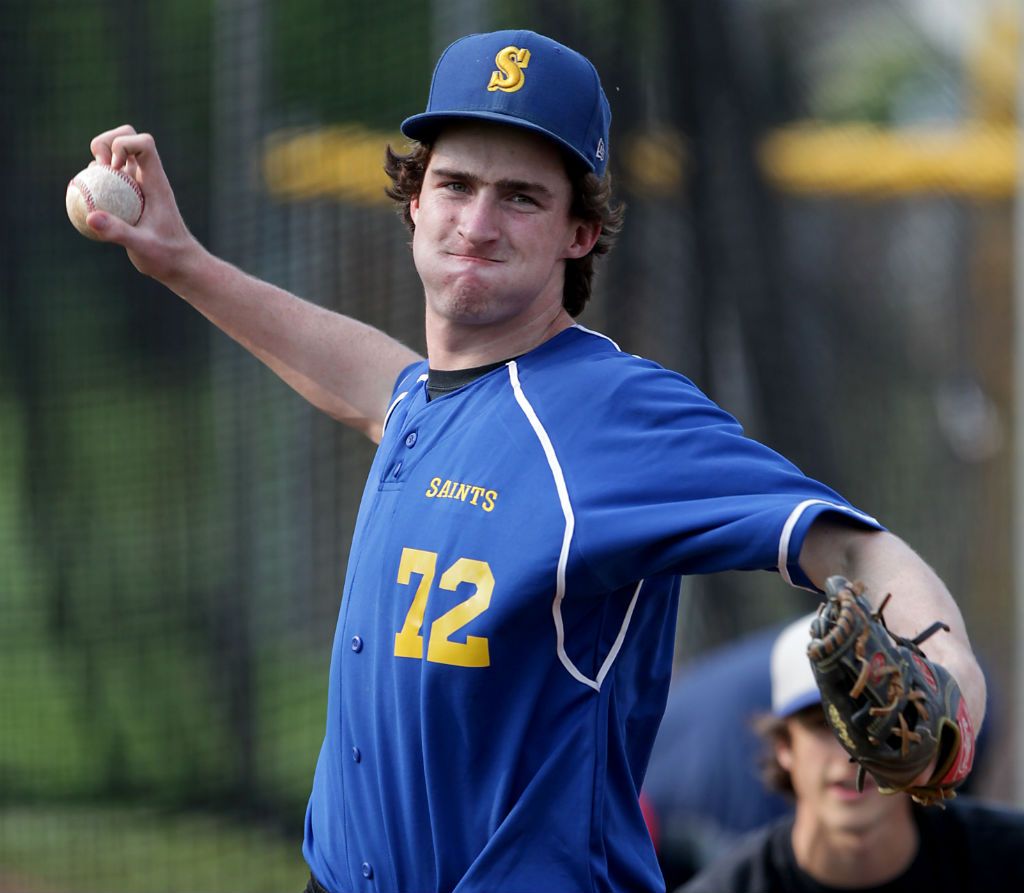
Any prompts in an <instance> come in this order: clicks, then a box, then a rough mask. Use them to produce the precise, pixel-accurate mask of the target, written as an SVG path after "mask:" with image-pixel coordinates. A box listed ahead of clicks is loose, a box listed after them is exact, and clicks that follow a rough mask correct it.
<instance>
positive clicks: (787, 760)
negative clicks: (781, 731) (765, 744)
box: [772, 735, 793, 773]
mask: <svg viewBox="0 0 1024 893" xmlns="http://www.w3.org/2000/svg"><path fill="white" fill-rule="evenodd" d="M772 747H774V748H775V760H776V762H778V764H779V765H780V766H781V767H782V768H783V769H785V770H786V771H787V772H790V773H791V772H792V771H793V747H792V744H791V743H790V738H789V735H776V736H775V739H774V741H773V742H772Z"/></svg>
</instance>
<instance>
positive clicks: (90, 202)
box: [71, 177, 142, 216]
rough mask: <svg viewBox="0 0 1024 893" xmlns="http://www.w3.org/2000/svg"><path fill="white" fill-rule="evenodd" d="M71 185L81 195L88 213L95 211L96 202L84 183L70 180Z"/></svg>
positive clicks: (76, 179) (73, 178)
mask: <svg viewBox="0 0 1024 893" xmlns="http://www.w3.org/2000/svg"><path fill="white" fill-rule="evenodd" d="M71 185H72V186H74V187H75V189H77V190H78V191H79V192H80V193H82V198H84V199H85V205H86V207H87V208H88V209H89V213H90V214H91V213H92V212H93V211H95V210H96V202H94V201H93V198H92V192H91V191H90V190H89V187H88V186H86V185H85V183H83V182H82V181H81V180H79V179H78V177H72V178H71ZM139 216H142V215H139Z"/></svg>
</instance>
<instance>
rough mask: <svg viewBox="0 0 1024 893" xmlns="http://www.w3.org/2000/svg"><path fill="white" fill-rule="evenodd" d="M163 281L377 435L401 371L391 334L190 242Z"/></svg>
mask: <svg viewBox="0 0 1024 893" xmlns="http://www.w3.org/2000/svg"><path fill="white" fill-rule="evenodd" d="M162 281H163V282H164V284H165V285H166V286H167V287H168V288H170V289H171V290H172V291H173V292H175V293H176V294H177V295H179V296H180V297H182V298H183V299H184V300H185V301H186V302H188V303H189V304H191V305H192V306H193V307H194V308H195V309H196V310H198V311H199V312H200V313H202V314H203V316H205V317H206V318H207V319H208V320H210V322H212V323H213V324H214V325H216V326H217V327H218V328H219V329H221V330H222V331H223V332H225V333H226V334H227V335H229V336H230V337H231V338H233V339H234V340H235V341H237V342H238V343H239V344H241V345H242V346H243V347H245V348H246V349H247V350H248V351H249V352H250V353H252V354H253V355H254V356H255V357H257V358H258V359H259V360H261V361H262V362H263V363H265V364H266V365H267V366H268V367H269V368H271V369H272V370H273V371H274V372H276V373H277V375H278V376H280V378H281V379H282V380H283V381H285V382H286V383H287V384H288V385H290V386H291V387H292V388H294V389H295V390H296V391H297V392H298V393H299V394H301V395H302V396H303V397H304V398H305V399H306V400H308V401H309V402H310V403H312V404H313V405H314V406H316V407H317V408H318V409H321V410H322V411H323V412H325V413H327V414H328V415H330V416H331V417H332V418H335V419H337V420H338V421H340V422H343V423H345V424H347V425H350V426H351V427H353V428H356V429H357V430H360V431H362V432H363V433H365V434H366V435H367V436H369V437H371V438H372V439H374V440H378V439H379V436H380V428H381V425H382V423H383V419H384V413H385V412H386V410H387V406H388V400H389V397H390V394H391V388H392V386H393V384H394V381H395V377H396V376H397V374H398V372H399V371H400V370H401V369H402V368H403V367H404V366H407V365H408V364H409V363H412V362H415V361H416V360H417V359H418V358H419V357H418V355H417V354H416V353H415V352H414V351H412V350H410V349H409V348H407V347H405V346H404V345H402V344H401V343H399V342H398V341H396V340H395V339H394V338H391V337H390V336H389V335H386V334H385V333H384V332H381V331H380V330H379V329H375V328H373V327H372V326H369V325H366V324H365V323H362V322H360V321H358V320H355V319H352V318H351V317H348V316H344V315H342V314H340V313H336V312H334V311H332V310H328V309H326V308H324V307H320V306H318V305H316V304H313V303H311V302H309V301H306V300H303V299H302V298H299V297H296V296H295V295H293V294H291V293H289V292H287V291H285V290H284V289H281V288H278V287H277V286H275V285H272V284H270V283H268V282H264V281H262V280H260V279H257V278H255V277H253V276H250V275H249V274H247V273H245V272H243V271H242V270H240V269H238V268H237V267H235V266H232V265H231V264H229V263H227V262H226V261H223V260H220V259H219V258H216V257H214V256H213V255H211V254H210V253H209V252H207V251H206V250H205V249H203V248H202V247H201V246H199V245H198V243H194V246H193V247H191V248H190V249H189V251H188V255H187V258H183V259H182V260H181V261H180V262H179V263H178V264H177V265H176V267H175V272H174V274H173V275H168V276H166V277H162Z"/></svg>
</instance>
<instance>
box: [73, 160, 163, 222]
mask: <svg viewBox="0 0 1024 893" xmlns="http://www.w3.org/2000/svg"><path fill="white" fill-rule="evenodd" d="M65 203H66V205H67V209H68V217H69V218H70V219H71V222H72V223H73V224H74V226H75V229H77V230H78V231H79V232H80V233H81V234H82V235H83V236H88V237H89V238H90V239H95V238H96V233H95V232H93V230H92V229H91V228H90V227H89V224H87V223H86V222H85V219H86V217H88V216H89V215H90V214H91V213H92V212H93V211H106V212H108V213H110V214H113V215H114V216H115V217H119V218H121V220H123V221H125V222H126V223H130V224H131V225H132V226H135V224H136V223H138V222H139V220H140V219H141V218H142V210H143V208H144V207H145V204H146V200H145V198H144V197H143V195H142V189H141V188H140V187H139V184H138V183H136V182H135V180H134V179H133V178H132V177H130V176H129V175H128V174H126V173H125V172H124V171H122V170H114V168H112V167H110V165H107V164H99V163H94V164H90V165H89V166H88V167H87V168H86V169H85V170H83V171H81V172H79V173H78V174H76V175H75V176H74V177H72V179H71V182H70V183H68V192H67V197H66V202H65Z"/></svg>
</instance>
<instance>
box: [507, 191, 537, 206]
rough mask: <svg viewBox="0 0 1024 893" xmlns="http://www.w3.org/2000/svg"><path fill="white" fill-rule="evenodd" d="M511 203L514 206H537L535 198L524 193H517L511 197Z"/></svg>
mask: <svg viewBox="0 0 1024 893" xmlns="http://www.w3.org/2000/svg"><path fill="white" fill-rule="evenodd" d="M511 201H512V203H513V204H516V205H527V206H530V205H533V206H536V205H537V200H536V199H535V198H533V197H532V196H529V195H526V193H523V192H517V193H515V194H514V195H512V196H511Z"/></svg>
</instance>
